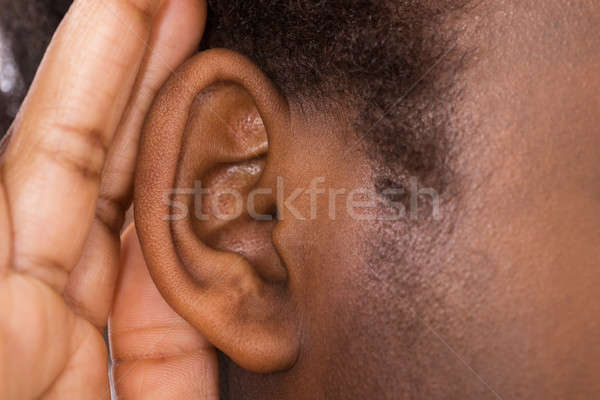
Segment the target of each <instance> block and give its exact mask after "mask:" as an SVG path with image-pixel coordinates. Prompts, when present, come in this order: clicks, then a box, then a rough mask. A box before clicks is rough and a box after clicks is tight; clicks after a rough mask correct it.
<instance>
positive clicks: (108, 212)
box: [95, 195, 127, 236]
mask: <svg viewBox="0 0 600 400" xmlns="http://www.w3.org/2000/svg"><path fill="white" fill-rule="evenodd" d="M126 208H127V205H126V204H125V203H124V202H121V201H119V200H117V199H113V198H111V197H108V196H104V195H101V196H100V197H99V198H98V202H97V204H96V215H95V216H96V220H97V221H98V222H99V223H100V224H101V225H102V226H103V227H105V228H106V229H107V230H108V232H110V233H112V234H113V235H115V236H118V235H119V234H120V233H121V227H122V226H123V221H124V219H125V210H126Z"/></svg>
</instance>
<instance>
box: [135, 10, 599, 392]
mask: <svg viewBox="0 0 600 400" xmlns="http://www.w3.org/2000/svg"><path fill="white" fill-rule="evenodd" d="M208 3H209V13H208V22H207V32H206V35H205V39H204V43H203V48H202V49H201V53H200V54H199V55H198V56H197V57H196V58H194V59H193V60H192V61H190V62H188V63H187V64H186V65H184V66H183V67H182V68H181V69H180V70H179V71H178V72H177V73H175V74H174V76H173V78H172V79H171V80H170V81H169V82H168V83H167V85H166V86H165V87H164V88H163V90H162V91H161V93H160V94H159V96H158V98H157V101H156V103H155V105H154V107H153V110H152V112H151V114H150V115H149V117H148V121H147V124H146V129H145V133H144V137H143V140H142V147H141V150H140V161H139V167H138V173H137V179H136V199H135V207H136V223H137V228H138V231H139V234H140V238H141V241H142V245H143V248H144V252H145V254H146V257H147V260H148V262H149V267H150V269H151V272H152V275H153V278H154V279H155V282H156V283H157V286H158V288H159V290H160V291H161V293H162V294H163V295H164V297H165V298H166V300H167V301H168V302H169V303H170V304H171V306H172V307H173V308H174V309H175V310H176V311H178V312H179V313H180V314H181V315H183V316H184V317H185V318H186V319H187V320H188V321H190V322H191V323H192V324H193V325H194V326H195V327H196V328H197V329H198V330H199V331H200V332H201V333H203V334H204V335H205V336H206V337H207V338H208V339H209V340H210V341H211V342H213V343H214V344H215V345H216V346H217V347H218V348H219V349H220V350H221V351H222V357H221V370H222V379H221V383H222V386H223V389H222V391H223V396H224V397H227V398H233V399H242V398H248V399H251V398H257V399H266V398H273V399H282V398H293V399H298V398H307V399H314V398H390V399H391V398H394V399H396V398H478V399H479V398H499V397H502V398H549V397H553V396H554V397H556V398H567V397H568V398H589V397H590V396H591V393H597V392H598V391H599V390H600V387H599V384H598V382H599V380H598V376H596V375H597V372H596V371H597V370H598V368H597V367H598V366H599V365H600V346H599V344H600V343H598V342H599V341H600V325H599V324H598V323H597V321H596V320H597V315H598V313H599V312H600V295H599V294H598V293H599V292H598V290H597V287H598V284H600V273H598V267H599V266H600V165H599V164H598V163H599V161H598V160H600V134H598V131H597V129H598V128H597V126H598V124H599V123H600V113H599V112H598V110H599V108H600V96H599V95H598V93H600V91H599V89H600V74H599V73H598V67H599V65H600V55H598V52H597V48H598V45H600V32H598V30H597V26H598V22H600V17H598V15H600V6H599V5H595V4H594V3H593V2H576V3H573V2H565V1H558V0H557V1H554V0H553V1H545V2H537V1H499V2H473V1H468V0H444V1H435V2H434V1H427V0H414V1H394V0H392V1H375V0H360V1H355V2H347V1H342V0H329V1H320V2H311V1H305V0H302V1H295V2H290V1H275V2H274V1H263V0H256V1H247V0H246V1H242V0H239V1H236V0H230V1H227V0H225V1H221V0H220V1H209V2H208ZM217 48H224V49H226V50H223V49H217ZM165 193H166V195H165Z"/></svg>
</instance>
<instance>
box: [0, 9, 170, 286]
mask: <svg viewBox="0 0 600 400" xmlns="http://www.w3.org/2000/svg"><path fill="white" fill-rule="evenodd" d="M158 3H159V1H158V0H102V1H97V0H79V1H76V2H75V3H74V5H73V6H72V7H71V9H70V10H69V12H68V13H67V16H66V17H65V19H64V21H63V22H62V23H61V25H60V27H59V28H58V30H57V33H56V35H55V37H54V39H53V40H52V42H51V44H50V46H49V48H48V51H47V53H46V55H45V57H44V60H43V61H42V64H41V66H40V69H39V70H38V74H37V76H36V79H35V80H34V83H33V85H32V87H31V89H30V91H29V94H28V96H27V98H26V100H25V103H24V105H23V107H22V109H21V110H20V112H19V115H18V116H17V120H16V123H15V125H14V135H13V137H12V138H11V141H10V143H9V146H8V149H7V152H6V154H5V157H4V160H3V165H2V167H1V168H2V170H1V172H2V175H3V178H4V186H5V189H6V193H7V197H8V203H9V208H10V211H11V218H12V223H13V240H14V242H13V259H12V263H13V267H14V268H15V269H17V270H18V271H21V272H25V273H29V274H31V275H34V276H36V277H38V278H41V279H43V280H44V281H45V282H47V283H48V284H50V285H52V286H54V287H56V288H58V289H59V290H61V289H62V288H64V285H65V284H66V281H67V278H68V272H69V271H70V270H71V269H72V268H73V267H74V266H75V264H76V262H77V260H78V259H79V257H80V255H81V251H82V249H83V244H84V242H85V240H86V237H87V235H88V232H89V229H90V226H91V223H92V219H93V216H94V210H95V203H96V199H97V196H98V191H99V177H100V172H101V171H102V168H103V165H104V160H105V157H106V153H107V150H108V148H109V146H110V144H111V142H112V138H113V135H114V132H115V130H116V127H117V125H118V123H119V121H120V119H121V116H122V114H123V111H124V109H125V107H126V104H127V101H128V99H129V97H130V94H131V90H132V88H133V85H134V82H135V79H136V75H137V73H138V70H139V67H140V63H141V61H142V57H143V55H144V52H145V46H144V42H145V41H147V38H148V36H149V32H150V27H151V24H152V18H153V14H154V12H155V9H156V7H157V5H158Z"/></svg>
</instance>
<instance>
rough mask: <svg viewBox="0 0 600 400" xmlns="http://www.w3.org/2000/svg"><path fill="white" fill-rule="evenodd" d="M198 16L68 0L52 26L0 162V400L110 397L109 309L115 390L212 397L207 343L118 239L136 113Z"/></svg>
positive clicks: (179, 1) (128, 189)
mask: <svg viewBox="0 0 600 400" xmlns="http://www.w3.org/2000/svg"><path fill="white" fill-rule="evenodd" d="M205 18H206V5H205V4H204V2H203V1H201V0H164V1H159V0H156V1H153V0H76V1H75V2H74V5H73V6H72V7H71V9H70V10H69V12H68V14H67V16H66V17H65V19H64V21H63V22H62V24H61V25H60V27H59V28H58V30H57V32H56V34H55V36H54V38H53V40H52V42H51V44H50V46H49V49H48V51H47V53H46V56H45V58H44V60H43V62H42V65H41V67H40V69H39V71H38V74H37V76H36V79H35V81H34V83H33V85H32V87H31V89H30V91H29V93H28V96H27V98H26V100H25V102H24V104H23V106H22V108H21V110H20V111H19V114H18V116H17V119H16V120H15V123H14V124H13V126H12V128H11V130H10V135H9V136H7V139H6V140H7V141H6V142H5V143H4V145H5V149H4V152H3V155H2V160H1V164H0V398H2V399H33V398H57V399H105V398H110V390H109V384H108V374H107V351H106V345H105V343H104V340H103V332H104V329H105V327H106V325H107V323H108V319H109V315H112V317H111V322H110V325H111V348H112V350H113V351H112V352H111V354H112V356H113V361H114V362H113V365H114V379H115V386H116V388H117V391H118V394H119V395H120V396H123V397H124V398H143V399H148V398H177V399H184V398H192V397H198V396H199V397H202V398H212V397H213V396H214V397H216V373H215V372H214V371H215V368H216V364H215V361H214V358H215V357H214V351H213V350H212V349H211V348H210V346H209V345H208V344H207V343H206V342H205V341H204V340H203V339H202V338H201V337H199V336H198V334H196V333H195V332H194V331H193V329H191V328H190V327H189V326H188V325H187V324H186V323H185V322H184V321H183V320H181V319H180V318H179V317H178V316H177V315H176V314H175V313H173V312H172V311H171V310H170V309H169V307H168V306H166V304H165V303H164V301H163V300H162V299H161V298H160V296H159V295H158V293H157V291H156V289H154V287H153V285H152V282H151V280H150V278H149V276H148V274H147V272H146V270H145V268H144V264H143V258H142V255H141V251H140V250H139V246H138V245H137V239H136V238H135V231H134V230H133V229H131V228H130V229H128V230H127V231H126V234H125V238H124V239H123V240H122V239H121V237H120V233H121V230H122V225H123V220H124V213H125V211H126V210H127V209H128V207H129V205H130V202H131V193H132V181H133V171H134V168H135V162H136V153H137V144H138V137H139V133H140V130H141V126H142V123H143V120H144V117H145V115H146V113H147V111H148V109H149V107H150V104H151V102H152V99H153V98H154V95H155V93H156V91H157V90H158V89H159V88H160V86H161V85H162V83H163V82H164V81H165V80H166V79H167V78H168V76H169V75H170V74H171V71H173V70H174V69H175V68H176V67H177V66H178V65H179V64H181V63H182V62H183V61H184V60H185V59H186V58H187V57H188V56H189V55H191V54H192V53H193V52H194V50H195V49H196V47H197V45H198V42H199V41H200V37H201V35H202V31H203V28H204V21H205ZM122 241H123V243H122ZM122 248H123V251H122V250H121V249H122ZM115 297H116V298H115ZM113 304H114V307H113Z"/></svg>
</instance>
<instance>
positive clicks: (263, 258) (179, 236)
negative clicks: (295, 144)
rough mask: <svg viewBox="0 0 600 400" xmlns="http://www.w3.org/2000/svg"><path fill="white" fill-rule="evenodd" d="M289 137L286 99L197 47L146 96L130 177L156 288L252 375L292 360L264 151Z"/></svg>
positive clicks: (246, 70)
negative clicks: (151, 99) (150, 99)
mask: <svg viewBox="0 0 600 400" xmlns="http://www.w3.org/2000/svg"><path fill="white" fill-rule="evenodd" d="M288 131H289V106H288V104H287V102H286V100H285V98H284V97H282V96H281V95H280V93H279V91H278V90H277V88H276V87H275V85H274V84H273V83H272V82H271V81H270V80H269V79H268V78H267V77H266V76H265V75H264V74H263V73H262V72H261V71H260V70H259V69H258V68H257V67H256V66H255V65H254V64H253V63H252V62H251V61H249V60H248V59H246V58H245V57H243V56H241V55H239V54H237V53H233V52H231V51H227V50H221V49H219V50H209V51H205V52H203V53H200V54H199V55H197V56H196V57H195V58H193V59H191V60H190V61H189V62H187V63H186V64H184V65H183V66H182V67H181V69H180V70H179V71H177V72H176V73H174V74H173V76H172V78H171V79H170V80H169V82H168V83H167V84H166V85H165V86H164V87H163V89H162V90H161V92H160V93H159V95H158V97H157V99H156V100H155V103H154V105H153V107H152V109H151V112H150V114H149V116H148V119H147V121H146V125H145V128H144V132H143V136H142V140H141V144H140V153H139V160H138V166H137V172H136V183H135V200H134V205H135V221H136V226H137V230H138V235H139V237H140V241H141V244H142V248H143V252H144V257H145V259H146V262H147V264H148V268H149V269H150V273H151V275H152V278H153V280H154V281H155V283H156V286H157V287H158V289H159V291H160V292H161V294H162V295H163V297H164V298H165V299H166V301H167V302H168V303H169V304H170V306H171V307H172V308H173V309H174V310H175V311H176V312H177V313H179V314H180V315H181V316H183V317H184V318H185V319H186V320H187V321H188V322H189V323H191V324H192V325H193V326H194V327H195V328H196V329H198V331H200V333H201V334H202V335H203V336H204V337H205V338H206V339H207V340H209V341H210V342H211V343H213V344H214V345H215V346H216V347H217V348H219V349H220V350H221V351H223V352H224V353H225V354H227V355H228V356H229V357H230V358H231V359H232V360H233V361H235V362H236V363H237V364H238V365H240V366H241V367H243V368H245V369H248V370H251V371H254V372H272V371H277V370H282V369H286V368H289V367H291V366H292V365H293V363H294V362H295V360H296V358H297V356H298V353H299V337H298V331H299V330H298V322H299V321H298V320H297V318H296V315H297V314H296V313H295V312H294V304H293V302H292V300H291V296H290V294H289V293H288V291H289V289H288V273H287V271H286V269H285V267H284V263H283V262H282V261H281V260H280V257H279V256H278V254H277V251H276V250H275V246H274V244H273V242H272V236H273V235H272V231H273V229H274V228H275V226H276V224H277V221H275V220H274V219H273V218H270V215H271V214H272V213H273V212H274V210H275V209H276V201H275V187H274V186H275V179H274V174H273V173H270V172H268V171H269V169H270V163H271V160H272V159H273V158H277V155H276V154H273V152H272V147H273V146H272V145H273V143H276V142H277V140H278V138H279V137H281V136H282V135H286V134H288ZM259 188H260V191H257V190H256V189H259ZM199 189H202V190H199ZM199 197H200V198H201V200H202V201H198V200H199ZM240 200H241V201H240ZM250 200H251V201H250ZM248 203H253V204H252V207H247V206H246V205H247V204H248ZM240 204H241V207H240ZM215 205H216V208H217V209H218V211H219V212H218V213H216V212H215V211H216V210H215V207H214V206H215ZM209 206H213V207H209ZM248 210H250V212H249V211H248ZM207 211H208V212H207ZM210 211H213V212H212V213H211V212H210ZM252 213H256V215H258V216H259V217H258V218H256V216H255V217H252V216H251V215H249V214H252ZM215 214H220V216H219V217H217V216H215Z"/></svg>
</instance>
